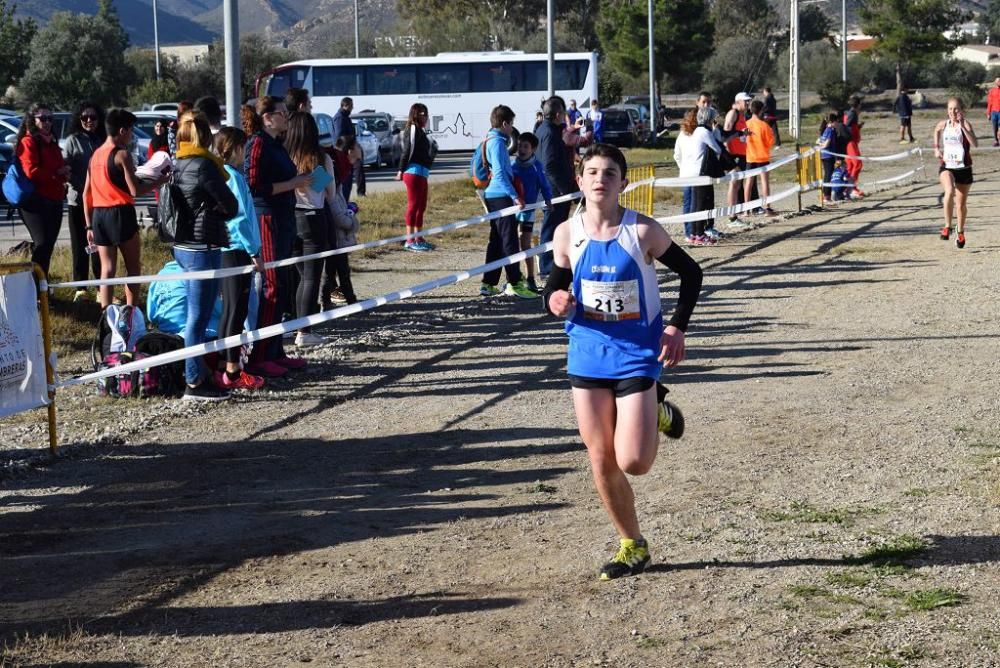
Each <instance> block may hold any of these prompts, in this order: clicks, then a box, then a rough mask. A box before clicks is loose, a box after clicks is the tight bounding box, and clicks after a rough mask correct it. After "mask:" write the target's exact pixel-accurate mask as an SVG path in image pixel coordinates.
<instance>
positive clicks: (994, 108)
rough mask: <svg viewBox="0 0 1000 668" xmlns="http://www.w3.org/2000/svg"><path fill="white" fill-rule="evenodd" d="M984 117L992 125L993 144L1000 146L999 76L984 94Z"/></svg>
mask: <svg viewBox="0 0 1000 668" xmlns="http://www.w3.org/2000/svg"><path fill="white" fill-rule="evenodd" d="M986 118H988V119H989V120H990V123H991V124H992V125H993V145H994V146H1000V77H997V78H996V79H995V80H994V81H993V88H990V92H989V93H987V94H986Z"/></svg>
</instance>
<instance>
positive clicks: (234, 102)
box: [222, 0, 243, 128]
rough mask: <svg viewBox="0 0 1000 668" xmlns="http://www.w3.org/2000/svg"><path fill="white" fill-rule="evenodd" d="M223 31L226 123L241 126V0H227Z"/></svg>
mask: <svg viewBox="0 0 1000 668" xmlns="http://www.w3.org/2000/svg"><path fill="white" fill-rule="evenodd" d="M222 32H223V37H224V41H225V45H226V46H225V48H226V53H225V55H226V124H227V125H229V126H230V127H234V128H238V127H240V103H241V102H243V100H242V98H241V91H240V12H239V0H225V1H224V3H223V6H222Z"/></svg>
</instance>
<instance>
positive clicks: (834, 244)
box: [0, 160, 1000, 667]
mask: <svg viewBox="0 0 1000 668" xmlns="http://www.w3.org/2000/svg"><path fill="white" fill-rule="evenodd" d="M983 162H984V163H985V162H987V161H985V160H984V161H983ZM983 169H984V171H985V169H986V167H985V165H984V168H983ZM977 179H978V180H977V183H976V185H975V186H974V190H973V193H974V197H973V200H972V207H971V212H970V220H971V221H973V222H971V223H970V226H969V245H968V246H967V247H966V248H965V250H964V251H959V250H957V249H956V248H955V247H954V245H953V244H951V243H944V242H941V241H939V240H938V239H937V236H936V229H937V228H938V227H939V226H940V222H939V215H940V212H939V209H937V208H936V207H935V198H936V194H937V189H936V187H935V186H934V185H933V184H926V183H925V184H916V185H910V186H904V187H899V188H896V189H894V190H891V191H886V192H884V193H881V194H878V195H874V196H872V197H870V198H868V199H866V200H864V201H862V202H859V203H852V204H847V205H844V206H842V207H841V208H839V209H836V210H833V211H825V212H821V213H809V214H803V215H798V216H793V217H789V218H787V219H784V220H776V221H773V222H770V223H769V224H768V225H767V226H766V227H763V228H760V229H757V230H753V231H749V232H745V233H742V234H740V235H738V236H736V237H734V238H732V239H730V240H728V241H727V242H725V243H724V244H720V245H719V246H716V247H712V248H699V249H694V252H695V254H696V255H697V256H698V257H699V259H700V260H701V262H702V265H703V267H704V268H705V275H706V286H705V291H704V296H703V298H702V303H701V304H700V305H699V308H698V310H697V311H696V314H695V317H694V319H693V321H692V330H691V332H690V334H689V339H688V341H689V359H688V360H687V362H686V363H685V364H684V365H682V366H681V367H679V368H678V369H677V370H675V371H671V372H670V373H669V374H667V375H666V380H667V382H668V384H669V385H670V387H671V389H672V394H671V397H672V398H673V400H674V401H676V403H678V404H679V405H680V406H681V407H682V408H683V409H684V411H685V415H686V416H687V423H688V432H687V434H686V435H685V437H684V438H683V439H682V440H680V441H677V442H669V443H664V444H663V447H662V449H661V452H660V457H659V460H658V461H657V464H656V465H655V467H654V468H653V470H652V471H651V473H650V474H648V475H646V476H644V477H642V478H640V479H637V480H636V482H635V486H636V491H637V497H638V508H639V514H640V520H641V521H642V524H643V528H644V532H645V534H646V536H647V538H648V539H649V540H650V543H651V547H652V550H653V559H654V564H653V566H652V567H651V569H650V570H649V571H648V572H647V574H645V575H643V576H641V577H637V578H629V579H626V580H620V581H616V582H613V583H601V582H598V581H597V578H596V573H597V569H598V568H599V566H600V564H601V563H603V561H605V560H606V558H607V556H608V555H609V554H610V552H611V548H612V541H613V540H614V536H613V531H612V529H611V527H610V523H609V521H608V520H607V518H606V516H605V514H604V512H603V510H602V509H601V508H600V506H599V503H598V500H597V497H596V494H595V493H594V491H593V488H592V483H591V480H590V474H589V470H588V468H587V461H586V456H585V454H584V452H583V451H582V446H581V445H580V443H579V439H578V436H577V434H576V431H575V421H574V417H573V412H572V407H571V404H570V401H569V392H568V390H567V387H568V386H567V383H566V381H565V377H564V354H565V340H564V336H563V334H562V331H561V326H560V324H559V323H557V322H556V321H555V320H553V319H551V318H547V317H544V316H543V315H541V314H540V312H539V304H538V303H537V302H532V303H524V302H514V301H510V300H508V299H496V300H492V301H489V302H487V301H481V300H479V299H478V298H473V297H470V295H472V294H473V293H474V292H475V287H476V285H475V284H473V283H472V282H466V283H462V284H459V285H456V286H451V287H449V288H445V289H443V290H440V291H436V292H433V293H430V294H428V295H424V296H419V297H416V298H414V299H411V300H408V301H407V302H404V303H402V304H396V305H390V306H388V307H385V308H383V309H380V310H378V311H375V312H372V313H368V314H365V315H363V316H360V317H357V318H350V319H346V320H343V321H340V322H338V323H336V325H335V326H332V327H330V328H329V330H328V333H329V334H330V335H331V336H332V337H334V341H335V343H334V344H333V345H330V346H325V347H323V348H321V349H317V350H315V351H313V352H310V353H309V358H310V360H311V361H312V362H313V363H312V365H311V367H310V369H309V371H308V372H306V373H303V374H300V375H299V376H297V378H296V379H295V381H294V382H287V383H276V384H275V387H274V388H273V389H271V390H269V391H266V392H262V393H260V394H257V395H253V396H249V397H246V398H243V399H240V400H238V401H234V402H231V403H230V404H228V405H225V406H213V407H208V408H203V407H191V406H187V405H185V404H184V403H182V402H157V403H154V402H137V401H135V402H111V401H99V400H95V399H94V398H93V397H92V396H91V395H89V394H86V393H84V392H83V391H80V392H76V393H72V392H67V393H65V394H66V396H65V397H64V398H62V399H61V400H60V402H61V404H63V408H61V414H62V415H63V416H64V417H63V420H64V423H63V425H62V428H63V431H64V437H65V438H67V439H69V440H72V441H75V442H76V443H77V446H75V447H73V448H69V449H68V452H67V453H66V455H65V456H64V458H62V459H60V460H58V461H57V462H55V463H50V462H48V461H46V460H44V459H41V460H31V459H30V458H29V457H26V456H25V455H26V452H25V450H24V449H23V446H20V447H19V446H17V445H15V444H23V443H26V442H31V440H32V439H34V441H35V442H40V440H39V439H40V438H41V433H42V432H41V426H40V425H39V424H37V418H35V417H31V416H22V418H21V419H15V420H8V421H6V422H4V423H3V424H2V429H3V433H4V437H3V440H4V441H5V443H6V444H7V445H6V448H5V449H6V450H7V451H8V452H7V455H8V458H9V459H11V460H14V461H15V462H17V463H16V464H12V465H9V466H7V467H6V468H5V469H4V473H3V480H2V482H0V518H2V524H0V526H2V527H3V528H2V530H0V544H2V545H3V550H2V552H0V568H2V573H3V574H2V576H0V578H2V579H0V591H3V596H2V597H0V635H2V636H3V639H4V640H5V641H6V643H7V644H8V649H6V650H4V654H3V656H5V659H6V661H7V662H8V663H10V664H11V665H49V664H51V663H56V662H64V663H63V664H62V665H114V666H140V665H150V666H193V665H204V666H208V665H215V666H297V665H307V664H308V665H323V666H327V665H329V666H503V667H509V666H536V665H546V666H584V665H586V666H600V665H618V666H640V665H641V666H709V665H711V666H862V665H872V666H904V665H905V666H910V665H912V666H973V665H974V666H995V665H1000V660H998V659H997V657H998V656H1000V631H998V630H997V629H998V628H1000V614H998V613H997V608H996V602H995V596H994V592H995V591H996V588H997V586H998V585H1000V577H998V576H1000V572H998V561H1000V538H998V537H997V536H998V533H1000V531H998V530H1000V512H998V510H1000V471H998V458H1000V418H998V415H1000V410H998V408H1000V407H998V403H1000V400H998V396H1000V381H998V373H997V372H998V368H997V367H998V363H997V352H996V351H997V344H996V339H997V336H998V335H1000V324H998V323H1000V317H998V316H1000V313H998V311H1000V306H998V302H997V300H996V299H995V298H993V296H994V295H995V294H997V292H998V289H1000V285H998V283H1000V278H998V273H997V271H996V257H997V254H996V251H997V249H998V248H1000V230H998V229H997V228H996V227H995V226H994V225H992V222H993V219H994V218H995V216H994V215H992V214H993V213H994V209H995V206H996V203H997V202H998V201H1000V200H998V199H997V194H998V192H1000V174H998V173H996V172H991V173H983V174H981V175H980V176H978V177H977ZM446 245H447V244H446V243H444V242H442V246H443V247H444V246H446ZM480 261H481V257H480V253H479V252H465V251H448V250H442V251H440V252H436V253H432V254H427V255H426V256H421V255H415V254H403V253H402V251H392V252H390V253H389V254H388V255H384V256H382V257H381V258H379V259H378V260H375V261H367V262H366V263H362V264H361V265H359V267H358V269H357V270H356V271H357V274H358V279H357V280H356V283H357V284H358V285H359V286H363V289H364V291H365V294H377V293H379V292H381V291H384V290H386V289H388V288H391V287H398V286H400V285H412V284H415V283H418V282H420V281H422V280H426V279H427V278H429V277H431V276H436V275H440V274H442V273H444V272H450V271H457V270H460V269H463V268H465V267H468V266H473V265H475V264H478V263H479V262H480ZM387 266H393V267H395V268H394V269H393V270H391V271H386V270H385V269H386V267H387ZM664 283H665V285H666V286H667V287H666V288H665V294H666V295H667V296H668V299H672V296H673V291H674V284H673V283H672V282H667V281H666V280H665V281H664ZM25 634H28V635H27V636H26V635H25Z"/></svg>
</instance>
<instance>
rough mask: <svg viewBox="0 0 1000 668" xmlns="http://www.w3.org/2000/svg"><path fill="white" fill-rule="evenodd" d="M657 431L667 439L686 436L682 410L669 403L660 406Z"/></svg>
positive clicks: (665, 402)
mask: <svg viewBox="0 0 1000 668" xmlns="http://www.w3.org/2000/svg"><path fill="white" fill-rule="evenodd" d="M656 428H657V430H658V431H659V432H660V433H661V434H663V435H664V436H666V437H667V438H680V437H681V436H683V435H684V414H683V413H681V409H679V408H677V406H674V405H673V404H672V403H670V402H669V401H664V402H663V403H661V404H660V406H659V410H658V411H657V418H656Z"/></svg>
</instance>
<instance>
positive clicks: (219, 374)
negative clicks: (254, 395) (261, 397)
mask: <svg viewBox="0 0 1000 668" xmlns="http://www.w3.org/2000/svg"><path fill="white" fill-rule="evenodd" d="M215 384H216V385H217V386H218V387H221V388H222V389H224V390H229V391H230V392H231V391H233V390H259V389H260V388H262V387H264V378H263V377H261V376H253V375H251V374H249V373H247V372H246V371H243V370H242V369H240V375H239V377H238V378H237V379H236V380H230V378H229V374H227V373H226V372H225V371H216V372H215Z"/></svg>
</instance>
